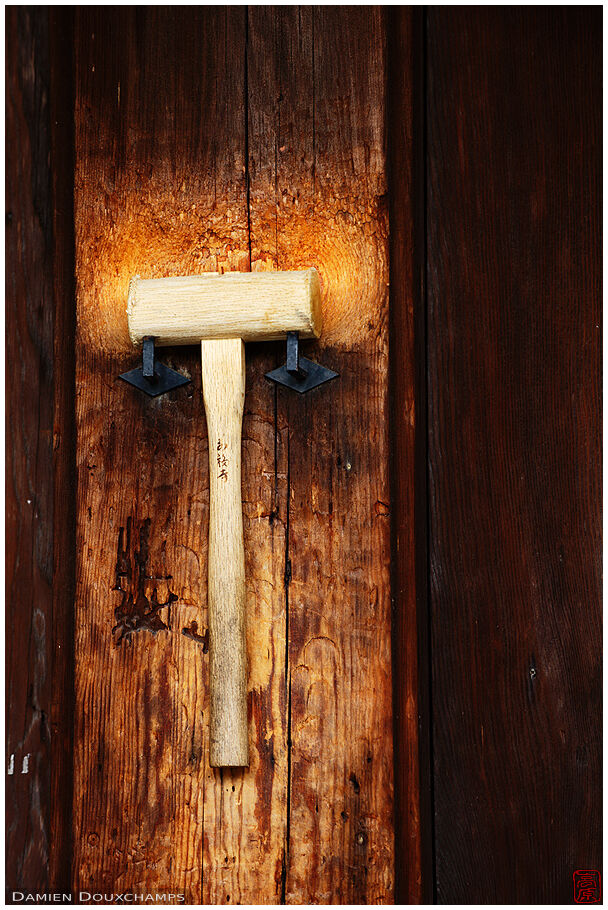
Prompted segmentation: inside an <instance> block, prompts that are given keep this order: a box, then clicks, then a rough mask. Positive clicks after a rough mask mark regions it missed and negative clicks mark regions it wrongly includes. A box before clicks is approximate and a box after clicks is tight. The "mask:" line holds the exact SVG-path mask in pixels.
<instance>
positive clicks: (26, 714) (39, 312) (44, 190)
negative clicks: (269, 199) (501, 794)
mask: <svg viewBox="0 0 608 910" xmlns="http://www.w3.org/2000/svg"><path fill="white" fill-rule="evenodd" d="M6 51H7V59H6V66H7V79H6V89H7V92H6V130H7V132H6V139H7V146H6V150H7V155H6V260H7V269H6V326H7V333H6V393H7V394H6V440H7V445H6V579H5V584H6V700H7V726H6V737H7V741H6V761H7V772H8V778H7V786H6V803H7V829H6V863H7V865H6V869H7V877H6V888H7V897H8V899H9V900H10V899H11V898H10V895H11V892H12V891H13V890H27V891H45V890H46V889H47V888H48V884H49V840H50V818H51V774H50V767H51V763H50V757H51V741H50V740H51V735H50V734H51V730H50V721H49V718H50V715H51V699H52V694H51V680H52V676H53V651H52V643H51V637H52V630H53V595H52V575H53V265H52V256H53V216H52V197H51V192H52V191H51V176H50V171H49V154H50V122H49V58H48V16H47V15H46V13H43V14H40V12H38V11H36V10H34V9H26V8H25V7H12V8H11V9H10V10H8V12H7V20H6Z"/></svg>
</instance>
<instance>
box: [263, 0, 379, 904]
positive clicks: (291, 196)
mask: <svg viewBox="0 0 608 910" xmlns="http://www.w3.org/2000/svg"><path fill="white" fill-rule="evenodd" d="M248 24H249V44H248V88H249V111H248V115H249V118H248V123H249V136H248V148H249V176H250V187H249V192H250V223H251V255H252V268H254V269H268V268H278V269H284V268H299V267H304V266H305V265H313V266H315V268H317V270H318V271H319V274H320V276H321V285H322V292H323V307H324V309H323V318H324V330H323V335H322V337H321V341H320V343H319V344H317V345H311V347H310V352H311V356H312V357H313V359H314V358H315V357H318V359H319V360H321V361H322V362H323V363H325V364H326V365H328V366H329V367H331V368H333V369H336V370H338V371H339V372H340V378H339V380H337V381H336V382H335V383H333V384H332V386H331V387H329V388H327V389H325V390H321V391H318V392H316V393H313V395H311V396H309V397H306V398H303V399H299V398H297V396H292V395H290V394H289V393H288V392H284V391H283V390H279V391H278V409H277V413H278V428H277V430H278V435H279V440H280V447H281V450H282V451H284V450H285V449H286V450H287V470H288V476H287V490H286V497H287V498H286V499H285V498H279V499H278V520H279V521H281V522H282V523H283V525H284V528H285V535H286V540H285V543H286V548H285V578H284V592H285V593H284V596H285V609H286V622H287V628H286V637H287V649H286V655H285V658H286V661H285V667H284V682H282V685H283V686H284V689H285V696H284V697H285V701H286V703H287V745H288V766H287V788H288V801H287V824H286V829H285V866H284V871H283V881H282V895H281V896H282V899H283V900H285V901H286V902H288V903H289V902H295V903H308V902H312V903H325V902H329V903H342V902H352V903H382V902H390V901H391V899H392V893H393V890H392V889H393V832H392V780H393V775H392V745H391V664H390V584H389V559H390V541H389V521H390V516H389V489H388V476H387V459H386V453H387V451H388V448H387V359H388V351H387V347H388V333H387V317H388V298H387V286H388V262H387V252H388V249H387V212H386V201H385V193H386V172H385V157H384V117H385V64H386V58H385V29H384V20H383V14H382V12H381V11H380V10H379V9H377V8H365V9H353V8H333V9H331V8H318V7H314V8H311V7H300V8H298V7H289V8H285V7H283V8H278V7H275V8H269V7H254V8H251V9H250V11H249V17H248ZM277 361H278V357H277ZM366 693H367V697H366ZM371 693H373V696H371Z"/></svg>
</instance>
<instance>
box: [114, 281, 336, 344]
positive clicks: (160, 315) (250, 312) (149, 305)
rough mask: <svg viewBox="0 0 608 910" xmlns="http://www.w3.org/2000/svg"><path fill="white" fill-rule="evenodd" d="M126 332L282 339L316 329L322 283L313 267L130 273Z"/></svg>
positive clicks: (180, 338)
mask: <svg viewBox="0 0 608 910" xmlns="http://www.w3.org/2000/svg"><path fill="white" fill-rule="evenodd" d="M127 321H128V324H129V335H130V336H131V338H132V340H133V342H134V343H135V344H141V342H142V341H143V339H144V338H145V337H146V336H147V335H152V336H154V340H155V343H156V344H157V345H171V344H174V345H178V344H186V345H188V344H198V343H199V341H201V340H202V339H210V338H241V339H242V340H243V341H270V340H275V341H276V340H277V339H283V340H284V339H285V338H286V336H287V332H299V334H300V337H301V338H315V337H318V336H319V334H320V332H321V288H320V285H319V276H318V275H317V273H316V271H315V270H314V269H302V270H300V271H292V272H267V273H263V272H257V273H252V272H224V274H223V275H190V276H187V275H186V276H182V277H180V278H148V279H147V280H146V279H141V278H139V277H134V278H132V279H131V281H130V283H129V298H128V302H127Z"/></svg>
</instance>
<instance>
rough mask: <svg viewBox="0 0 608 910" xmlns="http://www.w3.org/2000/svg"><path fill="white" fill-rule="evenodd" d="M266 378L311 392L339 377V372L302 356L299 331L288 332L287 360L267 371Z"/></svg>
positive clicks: (297, 390)
mask: <svg viewBox="0 0 608 910" xmlns="http://www.w3.org/2000/svg"><path fill="white" fill-rule="evenodd" d="M265 375H266V379H270V381H271V382H276V383H278V384H279V385H284V386H286V387H287V388H288V389H293V391H294V392H300V394H303V393H304V392H310V390H311V389H314V388H316V387H317V386H318V385H322V384H323V383H325V382H330V380H332V379H337V377H338V376H339V373H335V372H334V371H333V370H329V369H328V368H327V367H324V366H321V364H320V363H315V362H314V361H313V360H308V358H306V357H301V356H300V337H299V334H298V332H287V352H286V362H285V363H284V364H283V365H282V366H280V367H277V369H276V370H271V372H270V373H266V374H265Z"/></svg>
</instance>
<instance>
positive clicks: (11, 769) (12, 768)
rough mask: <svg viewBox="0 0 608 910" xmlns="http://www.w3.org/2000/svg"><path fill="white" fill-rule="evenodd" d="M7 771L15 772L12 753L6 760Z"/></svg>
mask: <svg viewBox="0 0 608 910" xmlns="http://www.w3.org/2000/svg"><path fill="white" fill-rule="evenodd" d="M8 773H9V774H14V773H15V756H14V755H11V757H10V758H9V760H8Z"/></svg>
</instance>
